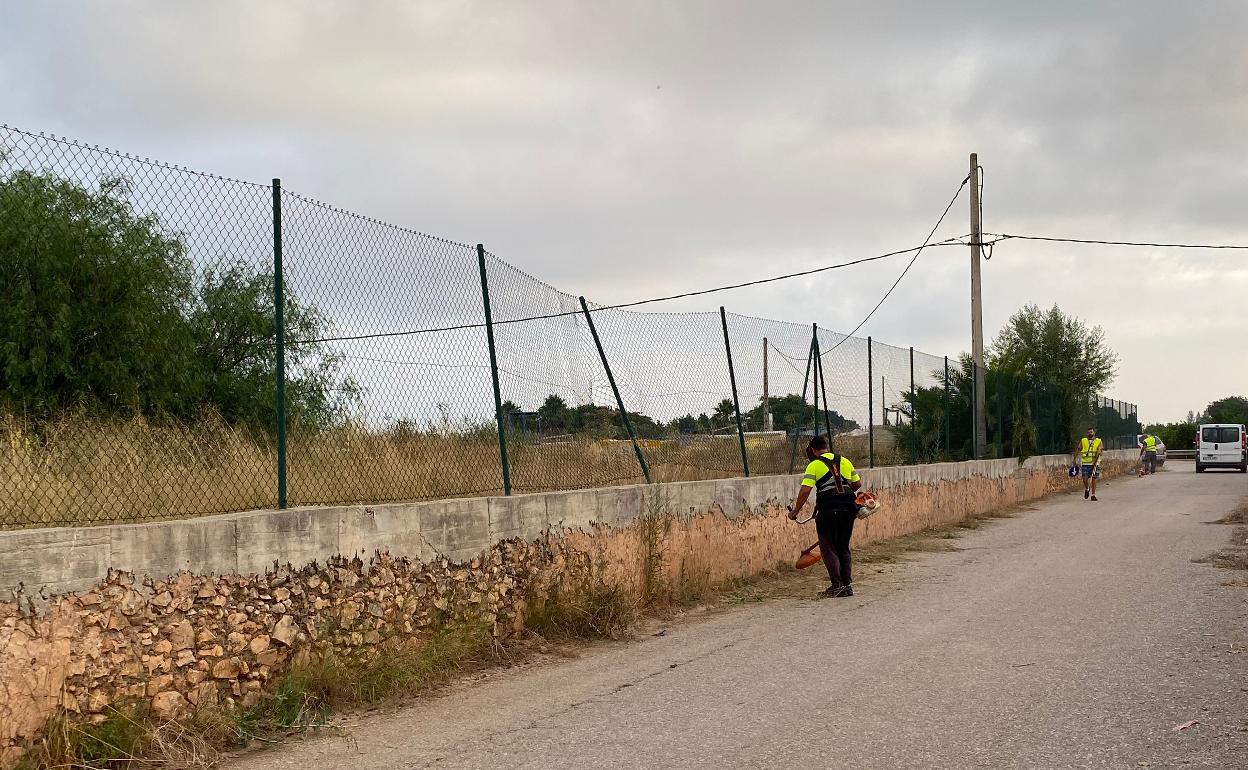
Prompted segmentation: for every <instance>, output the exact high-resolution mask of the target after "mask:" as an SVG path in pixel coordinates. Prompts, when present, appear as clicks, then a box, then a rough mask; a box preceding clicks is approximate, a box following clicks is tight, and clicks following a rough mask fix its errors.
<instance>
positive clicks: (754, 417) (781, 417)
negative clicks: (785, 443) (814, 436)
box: [742, 393, 858, 433]
mask: <svg viewBox="0 0 1248 770" xmlns="http://www.w3.org/2000/svg"><path fill="white" fill-rule="evenodd" d="M813 406H814V405H813V404H810V403H808V402H806V401H803V400H802V397H801V396H799V395H797V394H795V393H789V394H788V395H784V396H773V397H772V398H770V399H768V408H769V409H770V410H771V418H772V421H771V424H772V427H774V428H775V429H776V430H783V431H786V432H791V431H793V430H800V429H801V428H803V427H809V426H810V424H811V420H812V419H813V418H812V409H813ZM825 417H826V420H825V419H824V418H825ZM742 418H743V419H744V420H745V421H746V425H747V426H748V428H749V429H750V430H762V429H763V402H762V399H761V398H760V399H759V402H758V406H755V407H754V408H753V409H751V410H750V411H748V412H746V413H745V414H743V415H742ZM819 424H820V426H823V425H825V424H831V425H832V431H833V432H835V433H842V432H845V431H851V430H854V429H856V428H857V427H858V423H857V422H855V421H854V420H851V419H849V418H847V417H844V416H842V415H841V414H839V413H837V412H836V411H833V410H827V411H826V413H825V414H824V415H822V416H821V417H820V423H819Z"/></svg>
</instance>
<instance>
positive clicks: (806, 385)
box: [789, 340, 815, 473]
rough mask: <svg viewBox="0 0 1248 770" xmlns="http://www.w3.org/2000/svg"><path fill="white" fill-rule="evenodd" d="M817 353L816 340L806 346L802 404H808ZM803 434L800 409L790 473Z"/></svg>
mask: <svg viewBox="0 0 1248 770" xmlns="http://www.w3.org/2000/svg"><path fill="white" fill-rule="evenodd" d="M814 354H815V344H814V340H811V344H810V346H809V347H808V348H806V374H804V375H802V406H806V389H807V388H809V387H810V364H811V361H812V358H813V356H814ZM801 434H802V413H801V410H798V413H797V422H796V424H795V425H794V426H793V452H792V453H791V454H790V455H789V473H792V472H793V466H794V464H795V463H796V462H797V440H798V438H799V437H800V436H801Z"/></svg>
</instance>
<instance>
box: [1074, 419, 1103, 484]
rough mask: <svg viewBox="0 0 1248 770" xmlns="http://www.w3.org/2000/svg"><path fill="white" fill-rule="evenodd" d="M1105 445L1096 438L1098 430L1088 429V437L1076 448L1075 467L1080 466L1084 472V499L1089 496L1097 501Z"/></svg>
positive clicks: (1082, 439)
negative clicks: (1102, 453) (1097, 487)
mask: <svg viewBox="0 0 1248 770" xmlns="http://www.w3.org/2000/svg"><path fill="white" fill-rule="evenodd" d="M1103 448H1104V445H1103V444H1102V443H1101V440H1100V439H1099V438H1097V437H1096V428H1088V435H1087V436H1085V437H1084V438H1081V439H1079V446H1078V447H1076V448H1075V465H1078V466H1079V467H1080V469H1081V470H1082V472H1083V499H1084V500H1087V499H1088V497H1089V495H1090V496H1091V498H1092V500H1093V501H1095V500H1096V476H1097V472H1098V471H1099V470H1100V465H1101V450H1102V449H1103Z"/></svg>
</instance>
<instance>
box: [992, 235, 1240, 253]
mask: <svg viewBox="0 0 1248 770" xmlns="http://www.w3.org/2000/svg"><path fill="white" fill-rule="evenodd" d="M984 235H991V236H992V238H993V240H992V241H991V243H999V242H1000V241H1008V240H1015V241H1048V242H1050V243H1084V244H1090V245H1094V246H1148V247H1152V248H1158V249H1239V250H1248V246H1235V245H1226V244H1211V243H1151V242H1147V241H1110V240H1098V239H1091V238H1058V237H1055V236H1048V235H1015V234H1012V233H984ZM989 243H990V242H988V241H985V242H984V244H985V245H987V244H989Z"/></svg>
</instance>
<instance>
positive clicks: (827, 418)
mask: <svg viewBox="0 0 1248 770" xmlns="http://www.w3.org/2000/svg"><path fill="white" fill-rule="evenodd" d="M814 355H815V366H816V367H817V368H818V370H819V393H820V395H822V396H823V427H824V428H825V429H826V430H827V431H828V446H829V447H830V446H832V414H831V410H830V409H828V378H827V377H826V376H825V375H824V373H823V348H822V347H820V346H819V330H818V327H816V328H815V353H814ZM815 419H816V422H817V421H818V417H816V418H815Z"/></svg>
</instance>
